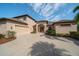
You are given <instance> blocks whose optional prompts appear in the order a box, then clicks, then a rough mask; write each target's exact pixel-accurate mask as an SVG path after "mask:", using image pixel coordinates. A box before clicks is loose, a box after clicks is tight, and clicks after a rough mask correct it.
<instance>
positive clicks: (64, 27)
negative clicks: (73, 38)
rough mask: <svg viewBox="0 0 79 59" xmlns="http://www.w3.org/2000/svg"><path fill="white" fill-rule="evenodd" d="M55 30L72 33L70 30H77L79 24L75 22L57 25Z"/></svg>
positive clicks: (60, 32) (59, 32)
mask: <svg viewBox="0 0 79 59" xmlns="http://www.w3.org/2000/svg"><path fill="white" fill-rule="evenodd" d="M55 31H56V33H58V34H70V31H77V25H76V24H74V25H73V24H71V26H60V25H56V26H55Z"/></svg>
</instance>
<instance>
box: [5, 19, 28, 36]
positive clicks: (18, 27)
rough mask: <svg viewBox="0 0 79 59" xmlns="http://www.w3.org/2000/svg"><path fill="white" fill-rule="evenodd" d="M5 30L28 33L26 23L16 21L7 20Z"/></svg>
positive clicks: (18, 33)
mask: <svg viewBox="0 0 79 59" xmlns="http://www.w3.org/2000/svg"><path fill="white" fill-rule="evenodd" d="M6 25H7V31H8V30H10V31H15V32H16V35H21V34H25V33H28V32H29V31H28V25H24V24H20V23H17V22H12V21H7V24H6Z"/></svg>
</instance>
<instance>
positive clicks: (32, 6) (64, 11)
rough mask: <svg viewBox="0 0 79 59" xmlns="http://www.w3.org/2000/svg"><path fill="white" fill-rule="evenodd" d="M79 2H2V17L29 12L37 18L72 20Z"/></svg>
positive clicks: (0, 11) (0, 10)
mask: <svg viewBox="0 0 79 59" xmlns="http://www.w3.org/2000/svg"><path fill="white" fill-rule="evenodd" d="M78 5H79V3H51V4H50V3H0V18H2V17H6V18H12V17H15V16H19V15H24V14H28V15H30V16H32V17H33V18H34V19H36V20H49V21H58V20H64V19H67V20H72V19H73V18H74V16H75V15H76V13H73V9H74V8H75V7H76V6H78Z"/></svg>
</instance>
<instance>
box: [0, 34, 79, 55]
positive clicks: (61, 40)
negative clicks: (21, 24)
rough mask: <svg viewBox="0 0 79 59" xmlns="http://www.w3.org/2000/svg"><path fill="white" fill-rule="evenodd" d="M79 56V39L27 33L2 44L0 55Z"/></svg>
mask: <svg viewBox="0 0 79 59" xmlns="http://www.w3.org/2000/svg"><path fill="white" fill-rule="evenodd" d="M28 55H32V56H33V55H40V56H41V55H45V56H46V55H47V56H50V55H52V56H56V55H58V56H64V55H65V56H72V55H73V56H79V41H77V40H75V39H71V38H68V37H66V38H65V37H51V36H46V35H44V34H25V35H21V36H18V37H17V39H16V40H13V41H11V42H8V43H5V44H2V45H0V56H28Z"/></svg>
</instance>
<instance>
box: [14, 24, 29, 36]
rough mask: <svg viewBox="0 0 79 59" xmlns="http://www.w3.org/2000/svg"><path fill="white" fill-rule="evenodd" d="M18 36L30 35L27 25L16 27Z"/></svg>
mask: <svg viewBox="0 0 79 59" xmlns="http://www.w3.org/2000/svg"><path fill="white" fill-rule="evenodd" d="M15 31H16V35H24V34H27V33H28V27H27V25H15Z"/></svg>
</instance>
